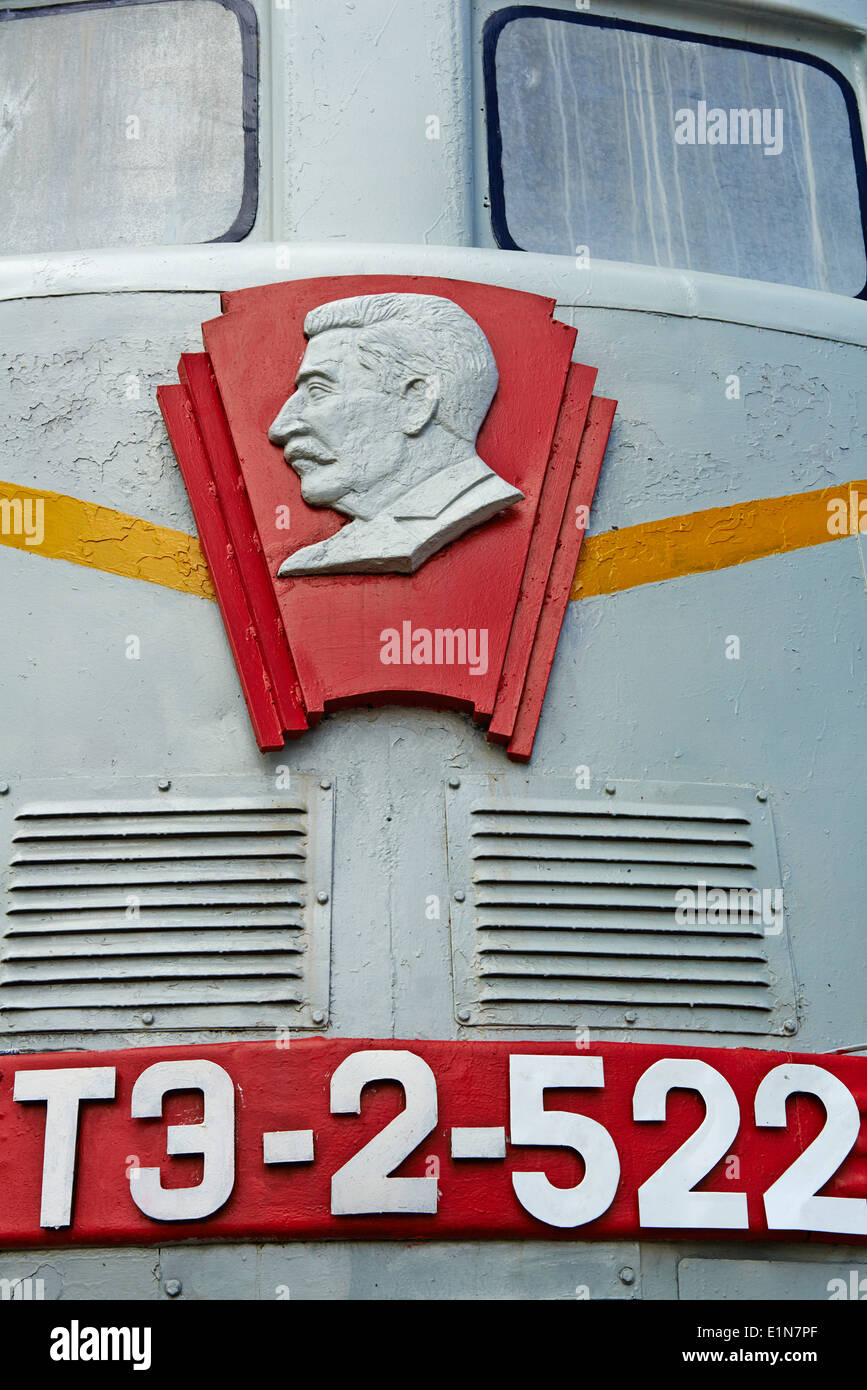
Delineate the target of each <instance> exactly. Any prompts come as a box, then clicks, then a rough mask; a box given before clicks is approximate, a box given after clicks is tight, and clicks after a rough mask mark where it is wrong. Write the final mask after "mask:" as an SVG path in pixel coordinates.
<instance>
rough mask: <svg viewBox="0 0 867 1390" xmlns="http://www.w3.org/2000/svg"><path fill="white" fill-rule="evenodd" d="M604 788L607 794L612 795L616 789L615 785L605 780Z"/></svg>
mask: <svg viewBox="0 0 867 1390" xmlns="http://www.w3.org/2000/svg"><path fill="white" fill-rule="evenodd" d="M605 790H606V792H607V793H608V795H609V796H613V795H614V793H615V792H616V791H617V788H616V787H615V785H614V783H613V782H606V783H605Z"/></svg>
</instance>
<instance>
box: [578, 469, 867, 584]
mask: <svg viewBox="0 0 867 1390" xmlns="http://www.w3.org/2000/svg"><path fill="white" fill-rule="evenodd" d="M850 493H853V494H860V496H861V498H863V499H864V501H865V502H867V482H865V481H864V480H863V479H862V480H861V481H859V482H853V483H838V484H837V485H836V487H827V488H820V489H819V490H818V491H816V492H797V493H793V494H792V495H790V496H788V497H763V498H761V499H760V500H759V501H755V502H737V503H735V505H734V506H731V507H711V508H709V510H708V511H704V512H689V513H687V514H686V515H685V516H671V517H667V518H666V519H665V520H664V521H649V522H644V523H643V524H642V525H640V526H624V527H623V528H622V530H619V531H605V532H604V533H603V534H602V535H599V536H588V537H587V539H586V540H585V542H584V545H583V546H582V548H581V554H580V556H579V558H578V568H577V569H576V571H575V580H574V583H573V585H572V593H571V598H573V599H581V598H590V597H592V596H594V595H596V594H614V593H618V592H619V591H620V590H622V589H634V588H636V586H637V585H639V584H658V583H659V582H660V581H661V580H664V579H676V578H679V577H680V576H682V575H687V574H705V573H707V572H708V571H709V570H720V569H727V568H729V566H731V565H744V564H746V563H747V562H748V561H749V560H761V559H762V558H764V557H765V556H767V555H782V554H784V553H785V552H786V551H789V550H801V549H803V548H804V547H805V546H810V545H823V544H824V543H825V541H835V540H839V539H840V538H841V534H840V533H838V532H836V531H829V529H828V525H829V518H830V517H831V516H832V512H831V511H829V506H828V504H829V502H832V501H835V500H836V499H841V500H842V501H844V502H845V504H846V509H847V510H848V509H849V507H850ZM857 505H858V502H857V497H856V500H855V508H856V510H857ZM865 521H867V518H865ZM848 524H849V522H848V518H847V522H846V525H847V528H848ZM856 525H857V522H856ZM842 534H849V531H848V529H847V530H846V531H845V532H843V533H842Z"/></svg>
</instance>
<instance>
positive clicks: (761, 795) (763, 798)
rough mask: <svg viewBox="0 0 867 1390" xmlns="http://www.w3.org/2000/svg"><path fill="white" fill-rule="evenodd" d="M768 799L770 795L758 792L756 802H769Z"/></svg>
mask: <svg viewBox="0 0 867 1390" xmlns="http://www.w3.org/2000/svg"><path fill="white" fill-rule="evenodd" d="M767 799H768V793H767V792H756V801H767Z"/></svg>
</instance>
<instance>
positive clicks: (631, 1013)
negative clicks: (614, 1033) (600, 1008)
mask: <svg viewBox="0 0 867 1390" xmlns="http://www.w3.org/2000/svg"><path fill="white" fill-rule="evenodd" d="M623 1017H624V1018H625V1019H626V1022H627V1023H637V1022H638V1014H637V1013H636V1012H635V1010H634V1009H627V1010H626V1013H625V1014H624V1015H623Z"/></svg>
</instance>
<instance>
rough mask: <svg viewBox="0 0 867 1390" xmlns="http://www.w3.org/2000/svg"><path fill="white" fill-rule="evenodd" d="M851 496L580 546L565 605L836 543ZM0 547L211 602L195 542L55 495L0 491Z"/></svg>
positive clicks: (808, 496)
mask: <svg viewBox="0 0 867 1390" xmlns="http://www.w3.org/2000/svg"><path fill="white" fill-rule="evenodd" d="M850 494H856V507H857V495H860V497H861V498H863V499H864V501H865V502H867V480H864V479H861V480H860V481H857V482H852V483H843V484H837V486H835V487H828V488H821V489H819V490H818V491H816V492H800V493H794V494H792V495H790V496H787V497H764V498H761V499H760V500H758V501H754V502H739V503H736V504H735V505H734V506H731V507H712V508H710V509H709V510H707V511H703V512H689V513H687V514H686V515H684V516H673V517H667V518H666V519H665V520H664V521H650V522H644V523H643V524H641V525H639V526H625V527H623V528H622V530H619V531H606V532H605V533H604V534H602V535H600V536H588V538H587V540H585V542H584V545H583V547H582V550H581V556H580V559H579V562H578V568H577V570H576V573H575V581H574V584H573V586H572V593H571V597H572V598H573V599H581V598H590V597H591V596H593V595H596V594H613V593H617V592H619V591H620V590H623V589H633V588H635V587H637V586H638V585H640V584H657V583H659V582H660V581H662V580H665V579H675V578H678V577H680V576H683V575H688V574H703V573H707V572H708V571H710V570H719V569H726V568H728V567H729V566H731V565H743V564H746V563H747V562H748V561H750V560H759V559H762V558H763V557H764V556H767V555H781V554H784V553H785V552H786V551H790V550H800V549H802V548H804V547H806V546H812V545H822V544H824V543H825V542H826V541H833V540H838V539H840V537H841V534H842V535H845V534H849V532H848V530H845V531H842V532H838V531H830V530H829V529H828V525H829V515H830V514H829V503H830V502H832V501H836V500H838V499H840V500H842V501H844V502H845V503H846V506H847V507H848V506H849V500H850ZM40 501H41V502H42V504H43V505H42V518H43V527H44V535H43V536H42V538H41V542H40V543H39V544H33V543H30V542H29V541H28V537H27V534H26V531H27V530H30V531H31V532H32V531H33V528H34V524H37V537H38V511H37V510H36V509H35V506H34V507H33V509H31V507H29V506H25V505H24V504H27V503H30V504H35V503H37V502H40ZM18 503H20V504H21V507H20V509H19V508H18V506H17V504H18ZM37 537H32V539H33V540H35V539H36V538H37ZM0 545H8V546H12V547H13V548H14V549H17V550H28V551H30V552H31V553H32V554H34V555H47V556H48V557H50V558H51V559H54V560H69V561H70V562H71V563H72V564H75V565H86V566H88V567H89V568H90V569H98V570H104V571H106V572H107V573H108V574H119V575H122V576H124V577H125V578H128V579H144V580H147V581H148V583H151V584H162V585H163V586H164V587H165V588H168V589H177V590H179V591H180V592H181V593H185V594H195V595H196V596H197V597H199V598H206V599H211V600H213V599H214V597H215V595H214V588H213V584H212V582H211V577H210V574H209V571H208V567H207V564H206V562H205V557H204V555H203V554H202V550H201V547H200V545H199V542H198V540H197V539H196V537H195V536H190V535H188V534H187V533H186V532H185V531H174V530H171V529H170V528H169V527H167V526H155V525H153V523H152V522H150V521H144V520H142V518H141V517H137V516H129V515H128V514H127V513H125V512H117V511H114V510H112V508H110V507H100V506H98V505H97V504H96V503H95V502H83V501H82V500H81V499H80V498H77V497H66V496H64V495H63V494H62V493H59V492H42V491H39V490H38V489H34V488H22V487H18V486H16V485H15V484H14V483H4V482H0Z"/></svg>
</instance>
